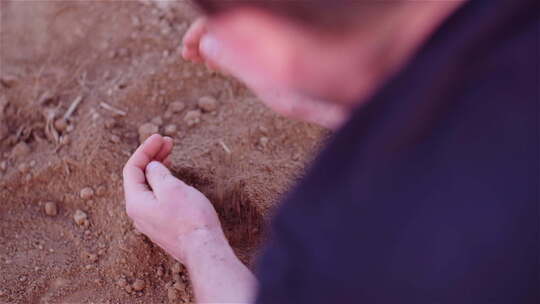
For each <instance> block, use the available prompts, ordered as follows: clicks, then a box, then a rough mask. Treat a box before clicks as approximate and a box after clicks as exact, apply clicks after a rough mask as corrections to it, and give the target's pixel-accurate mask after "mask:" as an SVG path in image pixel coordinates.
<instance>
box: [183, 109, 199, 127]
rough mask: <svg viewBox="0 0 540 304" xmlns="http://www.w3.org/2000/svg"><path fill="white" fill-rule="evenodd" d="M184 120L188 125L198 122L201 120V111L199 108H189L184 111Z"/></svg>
mask: <svg viewBox="0 0 540 304" xmlns="http://www.w3.org/2000/svg"><path fill="white" fill-rule="evenodd" d="M184 121H185V122H186V124H187V125H188V127H192V126H194V125H196V124H198V123H199V122H200V121H201V111H199V110H191V111H188V112H187V113H186V116H184Z"/></svg>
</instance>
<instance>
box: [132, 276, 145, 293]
mask: <svg viewBox="0 0 540 304" xmlns="http://www.w3.org/2000/svg"><path fill="white" fill-rule="evenodd" d="M144 287H146V283H145V282H144V281H143V280H141V279H137V280H135V282H133V289H134V290H135V291H141V290H143V289H144Z"/></svg>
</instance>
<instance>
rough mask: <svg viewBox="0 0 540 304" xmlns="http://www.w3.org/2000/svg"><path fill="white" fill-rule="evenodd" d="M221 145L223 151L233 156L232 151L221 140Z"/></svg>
mask: <svg viewBox="0 0 540 304" xmlns="http://www.w3.org/2000/svg"><path fill="white" fill-rule="evenodd" d="M219 144H220V145H221V146H222V147H223V150H225V152H227V154H231V149H229V147H227V145H225V143H224V142H223V140H220V141H219Z"/></svg>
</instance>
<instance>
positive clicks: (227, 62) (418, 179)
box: [124, 0, 540, 304]
mask: <svg viewBox="0 0 540 304" xmlns="http://www.w3.org/2000/svg"><path fill="white" fill-rule="evenodd" d="M196 2H197V4H198V5H199V6H200V7H201V8H202V10H203V11H204V12H205V13H206V14H205V17H204V18H203V19H200V20H198V21H197V22H195V23H194V24H193V25H192V27H191V28H190V30H189V31H188V33H187V34H186V35H185V38H184V50H183V56H184V58H186V59H188V60H192V61H194V62H201V63H206V64H207V65H208V66H209V67H211V68H214V69H219V70H221V71H224V72H225V73H228V74H230V75H233V76H235V77H236V78H238V79H239V80H241V81H243V82H244V83H245V84H246V85H247V86H249V87H250V88H251V89H252V90H253V92H255V93H256V94H257V95H258V96H259V97H260V98H261V100H262V101H263V102H265V103H266V104H267V105H268V106H269V107H270V108H271V109H273V110H275V111H277V112H279V113H281V114H284V115H287V116H289V117H293V118H297V119H301V120H306V121H310V122H313V123H317V124H320V125H322V126H325V127H328V128H331V129H334V130H336V132H335V134H334V135H333V137H332V139H331V140H330V142H329V143H328V145H327V146H326V147H325V149H324V150H323V151H322V152H321V153H320V155H319V156H318V158H317V159H316V160H315V162H314V164H313V165H312V166H311V168H310V169H309V171H308V174H307V176H306V177H305V178H304V179H303V180H302V181H301V182H300V183H299V184H298V185H296V186H295V187H294V189H292V190H291V191H290V193H289V194H288V195H287V196H286V197H285V199H284V201H283V202H282V204H280V206H279V208H278V209H277V211H276V215H275V217H274V218H273V220H272V224H271V227H270V229H269V230H270V231H269V236H268V240H267V243H266V244H265V246H264V249H263V250H262V254H261V257H260V261H259V263H258V266H257V267H256V269H257V279H256V278H255V276H254V275H253V274H252V273H251V272H250V270H249V269H248V268H246V266H244V265H243V264H242V263H241V262H240V261H239V260H238V258H237V257H236V256H235V254H234V252H233V250H232V249H231V247H230V246H229V244H228V242H227V240H226V238H225V236H224V234H223V231H222V229H221V226H220V223H219V220H218V217H217V215H216V212H215V210H214V208H213V207H212V204H211V202H210V201H209V200H208V199H207V198H206V197H205V196H204V195H203V194H201V193H200V192H199V191H198V190H196V189H194V188H192V187H190V186H188V185H186V184H185V183H183V182H182V181H181V180H178V179H176V178H175V177H173V175H171V172H170V171H169V170H168V169H167V167H166V166H165V165H164V162H165V160H166V159H167V156H168V155H169V154H170V152H171V149H172V145H173V143H172V139H170V138H168V137H162V136H160V135H153V136H152V137H150V138H149V139H148V140H146V141H145V142H144V143H143V144H142V145H141V146H140V147H139V148H138V149H137V150H136V151H135V152H134V153H133V155H132V156H131V158H130V159H129V161H128V162H127V163H126V165H125V168H124V186H125V196H126V210H127V213H128V215H129V216H130V217H131V218H132V219H133V222H134V225H135V227H136V228H137V229H138V230H140V231H141V232H143V233H144V234H145V235H147V236H148V237H149V238H150V239H151V240H152V241H153V242H155V243H156V244H158V245H159V246H161V247H162V248H163V249H164V250H165V251H167V252H168V253H170V254H171V255H172V256H173V257H174V258H176V259H178V260H179V261H180V262H182V263H184V264H185V265H186V267H187V269H188V271H189V275H190V278H191V281H192V284H193V288H194V292H195V297H196V299H197V301H198V302H200V303H282V304H283V303H296V304H301V303H310V304H312V303H520V304H527V303H531V304H532V303H540V295H539V293H540V287H539V286H540V279H539V277H540V266H539V260H540V253H539V244H540V242H539V241H540V233H539V227H540V225H539V216H540V212H539V192H538V185H539V176H538V175H539V168H540V166H539V159H538V156H539V155H540V154H539V128H538V127H539V124H538V123H539V120H538V115H539V114H538V113H539V107H538V101H539V99H540V97H539V90H538V87H539V83H540V79H539V77H540V76H539V70H538V67H539V59H538V57H539V54H540V52H539V45H540V43H539V37H540V32H539V31H540V18H539V17H540V2H538V1H536V0H522V1H508V0H490V1H483V0H477V1H466V0H456V1H406V0H397V1H348V0H334V1H326V0H311V1H307V0H298V1H257V0H244V1H221V0H197V1H196Z"/></svg>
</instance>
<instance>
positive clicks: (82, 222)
mask: <svg viewBox="0 0 540 304" xmlns="http://www.w3.org/2000/svg"><path fill="white" fill-rule="evenodd" d="M73 220H74V221H75V223H76V224H77V225H79V226H87V225H88V215H87V214H86V213H85V212H84V211H82V210H79V209H77V210H75V213H74V214H73Z"/></svg>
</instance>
